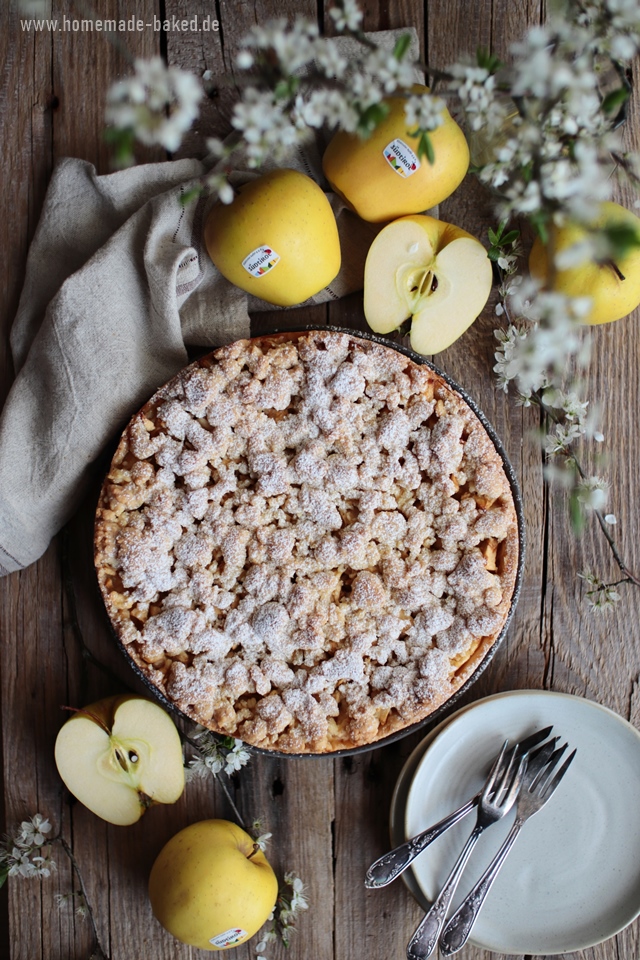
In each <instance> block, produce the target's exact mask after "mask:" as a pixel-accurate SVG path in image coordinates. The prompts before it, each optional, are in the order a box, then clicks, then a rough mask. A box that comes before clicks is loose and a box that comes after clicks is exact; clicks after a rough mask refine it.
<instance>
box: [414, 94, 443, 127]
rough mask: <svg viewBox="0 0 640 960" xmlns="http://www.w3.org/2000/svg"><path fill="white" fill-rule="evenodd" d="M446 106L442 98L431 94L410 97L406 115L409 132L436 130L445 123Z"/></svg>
mask: <svg viewBox="0 0 640 960" xmlns="http://www.w3.org/2000/svg"><path fill="white" fill-rule="evenodd" d="M445 108H446V104H445V102H444V100H443V99H442V98H441V97H434V96H433V95H432V94H430V93H426V94H422V95H420V96H416V95H414V96H412V97H408V99H407V102H406V104H405V107H404V115H405V118H406V121H407V127H408V128H409V130H414V129H419V130H436V129H437V128H438V127H441V126H442V124H443V123H444V110H445Z"/></svg>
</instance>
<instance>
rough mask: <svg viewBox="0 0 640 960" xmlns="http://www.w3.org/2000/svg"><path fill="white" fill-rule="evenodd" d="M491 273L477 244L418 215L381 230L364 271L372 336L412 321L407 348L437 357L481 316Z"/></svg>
mask: <svg viewBox="0 0 640 960" xmlns="http://www.w3.org/2000/svg"><path fill="white" fill-rule="evenodd" d="M492 280H493V271H492V269H491V261H490V260H489V257H488V256H487V251H486V250H485V248H484V247H483V246H482V244H481V243H480V241H479V240H476V238H475V237H473V236H471V234H470V233H467V231H466V230H462V229H461V228H460V227H457V226H455V225H454V224H452V223H445V222H444V221H442V220H436V219H435V218H434V217H428V216H425V215H421V214H418V215H416V216H412V217H401V218H400V219H399V220H394V221H393V223H389V224H387V226H386V227H383V228H382V230H381V231H380V233H379V234H378V236H377V237H376V238H375V240H374V241H373V243H372V244H371V247H370V249H369V253H368V254H367V260H366V264H365V268H364V313H365V317H366V318H367V322H368V324H369V326H370V327H371V329H372V330H375V332H376V333H390V332H391V331H392V330H395V329H397V327H399V326H400V325H401V324H402V323H404V321H405V320H407V319H408V318H409V317H412V321H411V346H412V348H413V349H414V350H415V351H416V352H417V353H421V354H433V353H440V351H441V350H445V349H446V348H447V347H448V346H450V345H451V344H452V343H453V342H454V340H457V339H458V337H460V336H461V335H462V334H463V333H464V331H465V330H466V329H467V327H469V326H470V325H471V324H472V323H473V321H474V320H475V319H476V317H477V316H478V315H479V314H480V313H481V312H482V309H483V307H484V305H485V303H486V302H487V298H488V296H489V293H490V291H491V284H492Z"/></svg>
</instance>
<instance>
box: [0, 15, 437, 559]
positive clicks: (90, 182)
mask: <svg viewBox="0 0 640 960" xmlns="http://www.w3.org/2000/svg"><path fill="white" fill-rule="evenodd" d="M405 32H407V31H405ZM410 32H412V36H413V41H412V50H411V53H412V55H413V58H414V59H417V55H418V42H417V36H416V34H415V31H410ZM372 36H374V37H375V39H376V41H377V42H378V43H379V44H381V45H384V46H385V47H386V48H387V49H392V48H393V44H394V43H395V40H396V39H397V36H398V32H397V31H396V32H394V31H388V32H385V33H383V34H375V35H372ZM352 42H353V41H347V43H346V44H345V47H344V50H345V52H346V53H348V44H349V43H352ZM320 158H321V153H320V148H319V147H318V146H317V145H316V144H312V145H311V146H310V147H308V148H306V147H305V149H304V151H302V150H300V151H297V152H296V153H295V154H294V155H292V156H291V158H290V159H289V160H288V161H287V163H286V164H283V165H284V166H290V167H294V168H297V169H299V170H302V171H303V172H304V173H307V174H309V175H310V176H312V177H313V178H314V179H315V180H316V181H317V182H319V183H321V184H322V183H323V181H322V170H321V162H320ZM205 170H206V167H205V165H204V164H203V163H201V162H200V161H197V160H178V161H173V162H167V163H157V164H149V165H144V166H140V167H134V168H132V169H130V170H124V171H120V172H118V173H113V174H109V175H106V176H98V175H97V174H96V172H95V169H94V168H93V167H92V166H91V164H89V163H86V162H84V161H82V160H73V159H65V160H62V161H61V162H60V163H59V164H58V165H57V167H56V168H55V170H54V172H53V175H52V178H51V183H50V185H49V189H48V191H47V195H46V198H45V203H44V208H43V211H42V215H41V218H40V222H39V225H38V228H37V231H36V235H35V237H34V240H33V243H32V245H31V248H30V250H29V255H28V259H27V268H26V277H25V283H24V288H23V291H22V296H21V299H20V304H19V308H18V313H17V316H16V319H15V322H14V325H13V329H12V331H11V348H12V351H13V359H14V364H15V371H16V380H15V383H14V384H13V387H12V389H11V391H10V393H9V397H8V399H7V402H6V404H5V407H4V409H3V411H2V414H1V415H0V575H2V574H7V573H10V572H12V571H15V570H19V569H20V568H22V567H25V566H27V565H28V564H30V563H32V562H33V561H34V560H36V559H37V558H38V557H39V556H41V554H42V553H44V551H45V550H46V548H47V546H48V544H49V542H50V540H51V538H52V537H53V536H54V535H55V533H57V531H58V530H59V529H60V528H61V527H62V526H63V524H64V523H65V522H66V521H67V520H68V519H69V517H70V516H71V515H72V514H73V512H74V511H75V509H76V507H77V505H78V502H79V498H80V497H81V495H82V493H83V490H84V489H85V487H86V484H87V482H88V480H89V479H90V477H91V473H92V464H94V463H95V461H96V458H97V457H98V456H99V454H100V453H101V451H102V450H103V449H104V448H105V446H106V444H107V443H108V442H109V441H110V440H111V439H112V438H114V436H115V435H116V434H117V432H118V431H119V430H121V429H122V428H123V427H124V425H125V423H126V421H127V419H128V418H129V417H130V416H131V415H132V414H133V413H134V412H135V411H136V410H137V409H138V408H139V407H141V406H142V405H143V403H145V402H146V400H147V399H148V397H149V396H150V395H151V394H152V393H153V392H154V390H155V389H156V388H157V387H159V386H161V385H162V384H163V383H164V382H165V381H167V380H168V379H170V378H171V377H172V376H173V375H174V374H175V373H176V372H177V371H178V370H180V369H181V367H183V366H185V364H186V363H187V362H188V357H187V347H188V346H201V347H211V348H214V347H216V346H220V345H221V344H223V343H228V342H230V341H232V340H237V339H240V338H242V337H246V336H248V335H249V310H252V311H253V310H260V309H265V308H271V307H270V305H269V304H266V303H264V302H262V301H258V300H255V299H253V298H248V297H247V295H246V294H245V293H243V291H241V290H239V289H238V288H237V287H234V286H233V285H232V284H230V283H229V282H228V281H226V280H225V279H224V278H223V277H222V276H221V275H220V274H219V273H218V271H217V270H216V268H215V267H214V265H213V263H212V262H211V260H210V258H209V256H208V254H207V252H206V249H205V248H204V245H203V240H202V227H203V223H204V220H205V218H206V216H207V214H208V212H209V209H210V208H211V206H212V200H211V198H207V197H205V196H201V197H200V198H199V199H198V200H197V201H191V202H188V203H187V204H183V203H181V196H182V195H183V194H184V193H185V192H186V191H188V190H189V189H190V187H191V186H193V184H194V183H195V182H197V178H199V177H200V176H201V175H202V174H203V173H204V172H205ZM250 176H252V174H248V173H246V172H241V171H240V172H238V173H235V174H234V175H233V178H232V182H236V183H238V182H243V181H246V179H247V178H248V177H250ZM328 196H329V199H330V202H331V204H332V207H333V210H334V213H335V215H336V219H337V222H338V229H339V232H340V242H341V249H342V261H343V265H342V269H341V271H340V273H339V275H338V277H337V278H336V279H335V281H333V283H332V284H331V286H330V287H329V288H327V289H326V290H323V291H322V292H321V293H320V294H319V295H318V296H317V297H314V298H313V302H323V301H328V300H332V299H336V298H337V297H341V296H343V295H344V294H346V293H349V292H351V291H354V290H358V289H361V287H362V278H363V269H364V260H365V257H366V253H367V250H368V247H369V245H370V243H371V239H372V237H373V236H374V235H375V232H376V230H377V229H378V228H376V227H374V226H372V225H370V224H365V223H363V222H362V221H360V220H359V219H358V218H357V217H355V216H354V215H353V214H352V213H351V212H350V211H348V210H347V209H346V208H345V207H344V206H343V204H342V203H341V202H340V201H339V200H338V199H337V198H336V197H335V196H333V195H332V194H328Z"/></svg>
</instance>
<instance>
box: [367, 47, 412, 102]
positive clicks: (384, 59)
mask: <svg viewBox="0 0 640 960" xmlns="http://www.w3.org/2000/svg"><path fill="white" fill-rule="evenodd" d="M362 71H363V73H364V75H365V76H366V75H369V76H370V77H372V78H373V79H374V80H375V81H376V83H378V84H379V85H380V86H381V88H382V90H383V91H384V93H386V94H390V93H393V92H394V91H395V90H396V89H397V88H398V87H411V85H412V84H413V82H414V80H415V75H414V72H413V65H412V64H411V63H410V62H409V61H407V60H405V59H404V58H402V59H398V57H396V56H394V54H393V53H389V52H388V51H386V50H383V49H382V48H381V47H379V48H378V49H377V50H372V51H371V52H370V53H368V54H367V57H366V59H365V60H364V62H363V63H362Z"/></svg>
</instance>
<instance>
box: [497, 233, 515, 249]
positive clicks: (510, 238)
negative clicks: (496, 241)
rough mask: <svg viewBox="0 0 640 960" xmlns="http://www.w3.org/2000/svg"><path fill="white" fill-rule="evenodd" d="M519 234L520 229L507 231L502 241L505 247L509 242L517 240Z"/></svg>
mask: <svg viewBox="0 0 640 960" xmlns="http://www.w3.org/2000/svg"><path fill="white" fill-rule="evenodd" d="M519 236H520V231H519V230H509V233H505V235H504V237H502V239H501V241H500V242H501V243H502V246H503V247H506V246H507V244H509V243H513V242H514V240H517V239H518V237H519Z"/></svg>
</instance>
